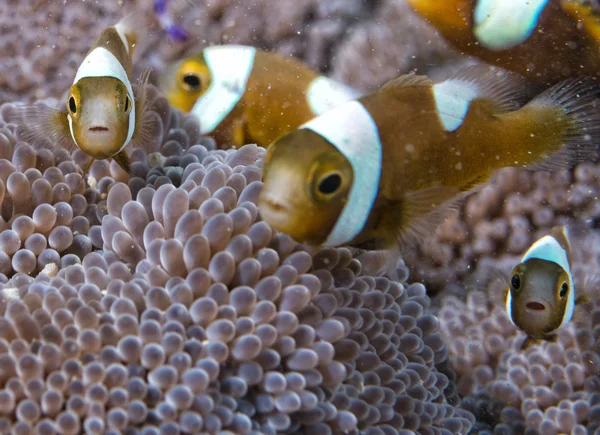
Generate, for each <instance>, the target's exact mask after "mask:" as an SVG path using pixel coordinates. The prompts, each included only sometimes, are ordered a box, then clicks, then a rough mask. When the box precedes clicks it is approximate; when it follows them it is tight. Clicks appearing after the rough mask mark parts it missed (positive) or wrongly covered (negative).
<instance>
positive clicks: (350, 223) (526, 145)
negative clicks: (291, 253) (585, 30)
mask: <svg viewBox="0 0 600 435" xmlns="http://www.w3.org/2000/svg"><path fill="white" fill-rule="evenodd" d="M524 88H525V84H524V83H523V80H522V78H520V77H519V76H517V75H516V74H513V73H508V72H505V73H503V74H500V73H499V72H497V71H492V70H490V69H489V68H488V67H485V68H483V67H472V68H468V69H466V70H463V71H462V72H461V73H459V74H457V75H456V76H454V77H452V78H450V79H448V80H446V81H443V82H441V83H438V84H433V83H432V82H431V81H430V80H429V79H428V78H427V77H423V76H414V75H407V76H402V77H400V78H398V79H395V80H393V81H391V82H389V83H387V84H385V85H384V86H383V87H382V88H381V89H380V90H379V91H378V92H376V93H374V94H371V95H368V96H365V97H362V98H360V99H358V100H357V101H351V102H347V103H344V104H343V105H341V106H339V107H337V108H334V109H332V110H330V111H329V112H327V113H325V114H324V115H321V116H319V117H317V118H315V119H313V120H311V121H309V122H307V123H306V124H304V125H302V126H301V127H300V128H299V129H298V130H296V131H294V132H292V133H289V134H287V135H285V136H283V137H281V138H279V139H277V140H276V141H275V142H274V143H273V144H272V145H270V146H269V147H268V149H267V154H266V156H265V160H264V167H263V183H264V187H263V190H262V193H261V195H260V197H259V210H260V213H261V216H262V217H263V219H264V220H265V221H266V222H267V223H269V224H270V225H271V226H273V227H274V228H275V229H277V230H278V231H281V232H284V233H287V234H288V235H290V236H291V237H292V238H294V239H295V240H296V241H298V242H301V243H305V244H309V245H322V246H323V245H324V246H340V245H347V246H354V247H359V248H366V249H375V250H379V249H387V248H389V247H394V246H395V245H399V246H403V245H404V244H405V243H406V242H408V241H412V242H415V241H419V240H421V239H422V238H424V237H425V236H426V235H428V234H431V233H432V232H433V231H434V229H435V226H436V225H438V224H439V223H440V220H441V219H442V218H443V217H445V216H446V213H447V211H448V210H449V209H450V208H452V207H453V206H455V205H456V199H457V198H460V197H463V196H464V195H462V194H461V193H462V192H467V191H469V190H471V189H472V188H473V187H474V186H477V185H479V184H481V183H483V182H485V181H486V180H487V179H488V178H489V176H490V175H491V174H492V173H493V172H494V171H495V170H496V169H499V168H502V167H506V166H527V167H531V168H534V169H552V168H557V167H565V166H568V165H569V164H571V163H573V162H576V161H581V160H583V159H585V158H591V157H592V156H594V155H595V153H596V145H597V144H598V140H599V139H600V112H599V111H598V108H597V106H596V105H595V104H594V103H595V100H594V92H595V91H596V86H595V85H594V83H593V81H592V80H590V79H583V78H582V79H571V80H569V81H566V82H564V83H562V84H560V85H556V86H555V87H553V88H550V89H548V90H547V91H545V92H544V93H542V94H541V95H539V96H538V97H537V98H535V99H533V100H532V101H530V102H529V103H528V104H526V105H524V106H522V107H521V106H520V104H519V100H520V99H521V92H522V89H524Z"/></svg>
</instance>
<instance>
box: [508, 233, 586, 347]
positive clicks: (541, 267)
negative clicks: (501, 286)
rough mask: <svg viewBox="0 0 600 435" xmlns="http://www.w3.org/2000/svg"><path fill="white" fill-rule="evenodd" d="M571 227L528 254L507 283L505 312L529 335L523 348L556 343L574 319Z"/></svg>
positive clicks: (543, 240)
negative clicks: (561, 331) (559, 333)
mask: <svg viewBox="0 0 600 435" xmlns="http://www.w3.org/2000/svg"><path fill="white" fill-rule="evenodd" d="M571 257H572V256H571V244H570V241H569V227H567V226H558V227H554V228H552V229H551V230H550V232H549V234H548V235H546V236H544V237H542V238H540V239H539V240H538V241H536V242H535V243H534V244H533V245H531V247H530V248H529V249H528V250H527V252H525V255H523V258H522V259H521V263H519V264H518V265H517V266H515V267H514V268H513V270H512V272H511V275H510V279H509V280H508V291H507V294H506V312H507V313H508V317H509V318H510V320H511V322H512V323H513V324H514V325H515V326H516V327H517V328H519V329H520V330H521V331H523V332H525V334H527V337H526V338H525V341H524V342H523V344H522V346H521V348H522V349H526V348H528V347H530V346H531V345H532V344H535V343H537V342H539V341H540V340H545V341H554V340H555V339H556V333H557V331H558V330H559V329H560V328H562V327H564V326H565V325H566V324H567V323H569V322H570V321H571V319H572V318H573V313H574V311H575V306H576V305H578V304H580V303H582V302H585V301H586V300H587V298H586V296H584V295H582V296H580V297H579V298H577V297H576V293H575V283H574V281H573V275H572V273H571V265H572V260H571Z"/></svg>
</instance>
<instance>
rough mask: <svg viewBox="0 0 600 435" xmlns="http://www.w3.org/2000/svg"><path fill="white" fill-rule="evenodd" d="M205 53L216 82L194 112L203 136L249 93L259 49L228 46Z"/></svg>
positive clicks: (200, 99)
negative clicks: (247, 89) (251, 74)
mask: <svg viewBox="0 0 600 435" xmlns="http://www.w3.org/2000/svg"><path fill="white" fill-rule="evenodd" d="M203 53H204V60H205V61H206V64H207V66H208V69H209V70H210V74H211V78H212V82H211V85H210V88H208V91H206V93H205V94H204V95H202V96H201V97H200V98H199V99H198V101H196V103H195V104H194V107H192V110H191V112H192V113H193V114H194V115H195V116H196V117H197V118H198V120H199V122H200V133H201V134H208V133H210V132H211V131H213V130H214V129H215V128H217V126H218V125H219V124H220V123H221V122H222V121H223V119H225V117H226V116H227V115H229V113H230V112H231V111H232V110H233V108H234V107H235V105H236V104H237V103H238V101H240V98H242V96H243V95H244V92H246V84H247V83H248V78H249V77H250V73H251V72H252V66H253V65H254V55H255V53H256V49H255V48H254V47H247V46H244V45H227V46H215V47H209V48H205V49H204V52H203Z"/></svg>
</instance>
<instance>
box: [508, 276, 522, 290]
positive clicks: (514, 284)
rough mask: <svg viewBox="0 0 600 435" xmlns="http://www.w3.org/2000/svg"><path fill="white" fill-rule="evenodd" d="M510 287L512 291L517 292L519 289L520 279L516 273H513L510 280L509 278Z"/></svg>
mask: <svg viewBox="0 0 600 435" xmlns="http://www.w3.org/2000/svg"><path fill="white" fill-rule="evenodd" d="M510 286H511V287H512V288H513V289H514V290H519V288H520V287H521V277H520V276H519V274H518V273H515V274H514V275H513V276H512V277H511V278H510Z"/></svg>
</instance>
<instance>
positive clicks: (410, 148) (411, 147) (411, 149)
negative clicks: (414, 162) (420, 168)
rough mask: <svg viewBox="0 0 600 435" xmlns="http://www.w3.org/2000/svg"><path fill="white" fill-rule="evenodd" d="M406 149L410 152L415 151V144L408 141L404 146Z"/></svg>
mask: <svg viewBox="0 0 600 435" xmlns="http://www.w3.org/2000/svg"><path fill="white" fill-rule="evenodd" d="M404 149H405V150H406V151H407V152H409V153H414V152H415V146H414V145H413V144H411V143H407V144H406V146H405V147H404Z"/></svg>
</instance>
